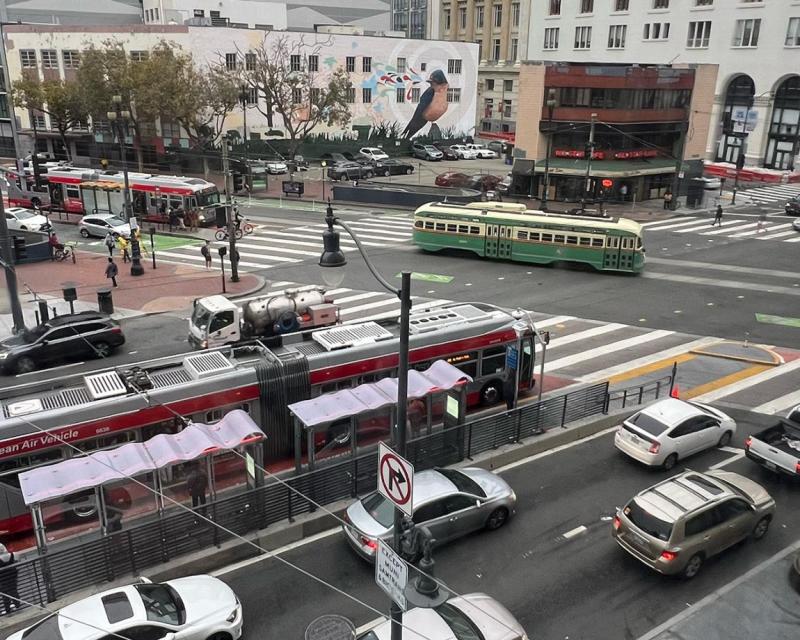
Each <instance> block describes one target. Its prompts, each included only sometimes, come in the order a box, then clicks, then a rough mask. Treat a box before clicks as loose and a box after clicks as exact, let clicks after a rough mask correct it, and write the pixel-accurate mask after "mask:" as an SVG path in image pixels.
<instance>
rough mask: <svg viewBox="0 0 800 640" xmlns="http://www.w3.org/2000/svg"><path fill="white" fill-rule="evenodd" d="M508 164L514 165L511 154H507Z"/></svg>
mask: <svg viewBox="0 0 800 640" xmlns="http://www.w3.org/2000/svg"><path fill="white" fill-rule="evenodd" d="M506 164H507V165H509V166H512V165H513V164H514V158H512V157H511V156H506Z"/></svg>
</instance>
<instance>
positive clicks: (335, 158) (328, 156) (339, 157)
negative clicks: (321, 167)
mask: <svg viewBox="0 0 800 640" xmlns="http://www.w3.org/2000/svg"><path fill="white" fill-rule="evenodd" d="M347 155H348V156H350V157H349V158H345V157H344V155H343V154H341V153H323V154H322V155H321V156H320V157H319V159H320V160H325V162H327V163H328V166H331V165H333V164H336V163H337V162H355V158H354V157H353V154H352V153H348V154H347Z"/></svg>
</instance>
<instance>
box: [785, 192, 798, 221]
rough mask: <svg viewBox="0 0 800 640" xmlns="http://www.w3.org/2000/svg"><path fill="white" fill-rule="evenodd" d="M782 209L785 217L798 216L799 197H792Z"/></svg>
mask: <svg viewBox="0 0 800 640" xmlns="http://www.w3.org/2000/svg"><path fill="white" fill-rule="evenodd" d="M783 208H784V211H785V212H786V215H787V216H800V195H796V196H794V197H793V198H792V199H791V200H789V201H788V202H787V203H786V204H785V205H784V207H783Z"/></svg>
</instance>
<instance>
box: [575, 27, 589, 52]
mask: <svg viewBox="0 0 800 640" xmlns="http://www.w3.org/2000/svg"><path fill="white" fill-rule="evenodd" d="M591 47H592V28H591V27H575V48H576V49H591Z"/></svg>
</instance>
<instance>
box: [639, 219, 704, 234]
mask: <svg viewBox="0 0 800 640" xmlns="http://www.w3.org/2000/svg"><path fill="white" fill-rule="evenodd" d="M675 220H676V219H675V218H670V219H669V220H657V221H655V222H645V223H644V224H643V225H642V226H643V227H644V228H645V229H653V231H664V230H666V229H672V228H674V227H683V226H685V225H689V224H697V223H699V222H707V221H704V220H702V219H700V218H681V219H680V220H681V222H676V221H675Z"/></svg>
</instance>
